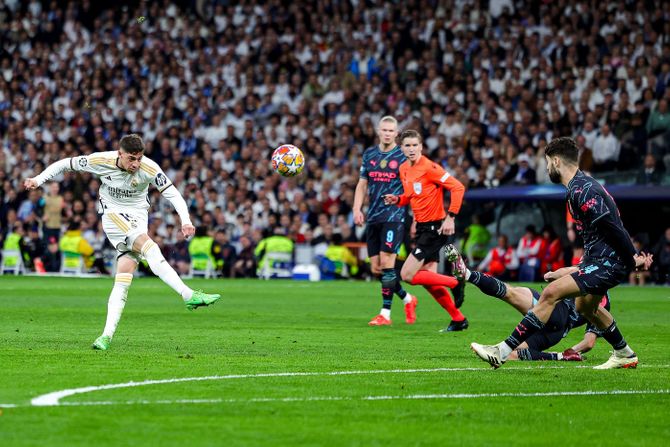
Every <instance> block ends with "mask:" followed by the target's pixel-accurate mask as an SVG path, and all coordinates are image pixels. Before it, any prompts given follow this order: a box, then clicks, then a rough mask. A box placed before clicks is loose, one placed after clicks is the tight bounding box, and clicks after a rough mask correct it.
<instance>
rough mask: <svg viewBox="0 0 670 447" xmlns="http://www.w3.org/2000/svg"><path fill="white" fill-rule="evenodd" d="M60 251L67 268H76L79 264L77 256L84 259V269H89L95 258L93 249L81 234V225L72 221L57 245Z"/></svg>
mask: <svg viewBox="0 0 670 447" xmlns="http://www.w3.org/2000/svg"><path fill="white" fill-rule="evenodd" d="M58 247H59V248H60V251H61V252H62V253H63V254H65V259H64V261H63V262H66V263H67V264H66V265H67V266H68V267H76V266H77V265H78V264H79V259H78V256H82V257H83V258H84V264H85V266H86V268H87V269H88V268H91V267H92V266H93V262H94V260H95V258H94V257H93V253H94V252H95V250H93V247H91V244H89V243H88V241H87V240H86V239H84V237H83V236H82V234H81V224H80V223H79V222H77V221H73V222H71V223H70V225H69V226H68V228H67V231H66V232H65V233H64V234H63V236H62V237H61V238H60V241H59V243H58Z"/></svg>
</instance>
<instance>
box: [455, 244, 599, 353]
mask: <svg viewBox="0 0 670 447" xmlns="http://www.w3.org/2000/svg"><path fill="white" fill-rule="evenodd" d="M444 252H445V258H446V259H447V260H448V261H450V262H452V263H454V267H455V271H456V272H457V275H459V276H462V277H463V278H464V279H465V280H466V281H467V282H469V283H471V284H473V285H474V286H476V287H478V288H479V290H481V291H482V292H484V293H485V294H486V295H488V296H492V297H495V298H499V299H500V300H502V301H504V302H506V303H507V304H509V305H510V306H512V307H514V308H515V309H516V310H518V311H519V312H521V313H522V314H523V315H525V314H526V313H527V312H528V311H529V310H530V309H532V308H533V306H534V305H535V304H536V303H537V300H538V299H539V298H540V293H539V292H538V291H537V290H535V289H531V288H530V287H514V286H511V285H509V284H507V283H505V282H503V281H500V280H499V279H497V278H495V277H493V276H491V275H488V274H486V273H481V272H477V271H471V270H469V269H468V268H467V266H466V265H465V262H464V260H463V258H462V256H461V254H460V253H459V252H458V250H457V249H456V247H454V246H453V245H447V246H446V247H445V250H444ZM576 270H577V267H563V268H561V269H558V270H556V271H554V272H548V273H547V274H546V275H545V276H544V278H545V279H546V280H547V281H553V280H556V279H558V278H560V277H562V276H565V275H569V274H571V273H572V272H574V271H576ZM600 307H602V308H604V309H606V310H609V308H610V301H609V296H607V295H605V296H603V298H602V300H601V302H600ZM585 324H586V331H585V333H584V339H583V340H582V341H580V342H579V343H578V344H576V345H575V346H573V347H572V348H569V349H566V350H565V351H563V352H544V351H545V350H547V349H549V348H551V347H553V346H555V345H557V344H558V343H559V342H560V341H561V340H562V339H563V338H564V337H565V336H567V335H568V332H570V331H571V330H572V329H575V328H577V327H580V326H583V325H585ZM601 335H602V334H601V331H599V330H598V329H597V328H596V327H595V326H593V325H592V324H588V322H587V321H586V319H585V318H584V317H582V316H581V315H579V313H578V312H577V310H576V309H575V301H574V300H565V301H562V302H561V303H559V304H558V305H556V308H555V309H554V311H553V312H552V314H551V317H550V318H549V321H548V322H547V324H545V326H544V328H543V329H542V330H541V331H540V332H538V333H537V334H535V335H533V336H532V337H530V338H529V339H528V340H526V341H525V342H524V343H522V344H521V345H519V347H517V348H516V349H515V350H514V352H512V353H511V354H510V356H509V357H508V359H507V360H564V361H582V360H583V357H582V355H581V354H583V353H585V352H587V351H590V350H591V349H592V348H593V346H595V343H596V339H597V338H598V337H600V336H601Z"/></svg>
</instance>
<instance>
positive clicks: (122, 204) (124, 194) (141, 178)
mask: <svg viewBox="0 0 670 447" xmlns="http://www.w3.org/2000/svg"><path fill="white" fill-rule="evenodd" d="M144 149H145V147H144V142H143V141H142V138H141V137H140V136H139V135H136V134H130V135H126V136H124V137H123V138H121V140H120V142H119V150H118V151H109V152H97V153H94V154H91V155H83V156H80V157H71V158H64V159H62V160H59V161H57V162H55V163H53V164H51V165H50V166H49V167H47V168H46V169H45V170H44V172H42V173H41V174H39V175H38V176H36V177H33V178H29V179H26V180H25V182H24V187H25V188H26V189H35V188H38V187H39V186H41V185H42V184H43V183H44V182H47V181H49V180H51V179H53V178H55V177H57V176H58V175H60V174H61V173H63V172H65V171H83V172H90V173H92V174H95V175H96V176H98V177H99V178H100V182H101V186H100V191H99V202H98V212H99V213H100V214H102V227H103V229H104V230H105V234H106V235H107V238H108V239H109V241H110V242H111V243H112V245H113V246H114V247H115V248H116V249H117V250H118V252H119V257H118V264H117V269H116V278H115V280H114V288H113V289H112V292H111V294H110V296H109V302H108V305H107V322H106V324H105V329H104V330H103V333H102V335H101V336H100V337H98V338H97V339H96V340H95V342H94V343H93V348H94V349H100V350H106V349H108V348H109V346H110V344H111V341H112V338H113V337H114V332H115V331H116V327H117V325H118V323H119V320H120V319H121V314H122V312H123V307H124V306H125V304H126V298H127V296H128V289H129V288H130V283H131V282H132V279H133V272H134V271H135V270H136V269H137V265H138V263H139V262H140V261H141V259H142V258H144V259H146V260H147V262H148V263H149V267H150V268H151V271H153V272H154V273H155V274H156V275H157V276H158V277H159V278H160V279H162V280H163V282H165V283H166V284H167V285H169V286H170V287H172V289H174V290H175V291H176V292H177V293H179V294H180V295H181V297H182V299H183V300H184V303H185V304H186V307H187V308H188V309H189V310H193V309H196V308H198V307H201V306H209V305H210V304H212V303H214V302H215V301H217V300H218V299H219V298H220V295H217V294H212V295H210V294H206V293H203V292H200V291H194V290H192V289H191V288H189V287H188V286H187V285H186V284H184V282H183V281H182V280H181V278H180V277H179V275H178V274H177V272H175V271H174V269H173V268H172V267H171V266H170V264H168V263H167V261H166V260H165V258H164V257H163V254H162V253H161V250H160V248H159V247H158V245H156V243H155V242H154V241H153V240H151V238H150V237H149V235H148V234H147V221H148V209H149V206H150V203H149V196H148V190H149V185H153V186H155V187H156V188H158V190H159V191H160V192H161V194H162V195H163V197H165V198H166V199H168V200H169V201H170V202H171V203H172V205H173V206H174V208H175V210H177V213H178V214H179V219H180V220H181V225H182V226H181V231H182V233H183V234H184V236H185V237H186V238H188V237H190V236H193V234H194V233H195V227H194V226H193V224H192V223H191V219H190V217H189V215H188V207H187V206H186V202H185V201H184V198H183V197H182V196H181V194H180V193H179V191H177V188H175V187H174V186H173V185H172V182H171V181H170V180H169V179H168V178H167V177H166V176H165V174H164V173H163V171H162V170H161V168H160V167H159V166H158V164H157V163H156V162H154V161H153V160H150V159H149V158H146V157H144Z"/></svg>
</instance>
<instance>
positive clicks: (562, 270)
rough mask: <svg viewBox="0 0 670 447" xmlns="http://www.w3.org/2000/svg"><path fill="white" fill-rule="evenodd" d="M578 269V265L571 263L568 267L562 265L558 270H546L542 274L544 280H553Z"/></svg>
mask: <svg viewBox="0 0 670 447" xmlns="http://www.w3.org/2000/svg"><path fill="white" fill-rule="evenodd" d="M577 271H579V267H577V266H576V265H572V266H570V267H563V268H560V269H558V270H554V271H553V272H547V273H545V274H544V280H545V281H555V280H557V279H558V278H562V277H564V276H566V275H570V274H572V273H574V272H577Z"/></svg>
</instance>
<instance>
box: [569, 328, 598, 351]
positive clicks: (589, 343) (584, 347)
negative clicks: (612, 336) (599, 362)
mask: <svg viewBox="0 0 670 447" xmlns="http://www.w3.org/2000/svg"><path fill="white" fill-rule="evenodd" d="M597 339H598V336H597V335H596V334H594V333H593V332H585V333H584V339H583V340H582V341H580V342H579V343H577V344H576V345H574V346H573V347H572V349H573V350H574V351H577V352H579V353H580V354H583V353H585V352H589V351H590V350H591V349H593V347H594V346H595V345H596V340H597Z"/></svg>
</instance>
